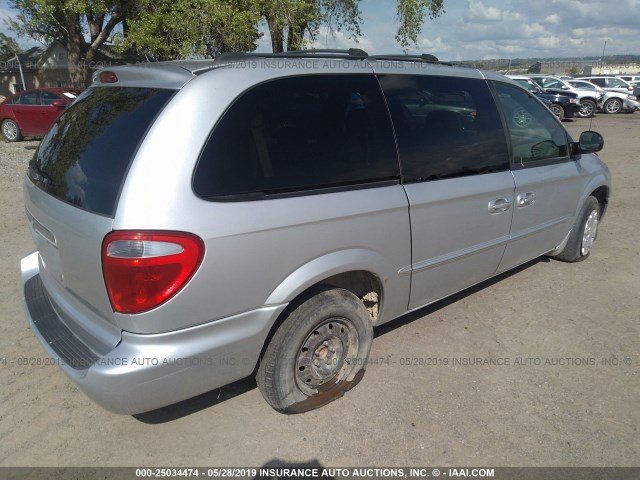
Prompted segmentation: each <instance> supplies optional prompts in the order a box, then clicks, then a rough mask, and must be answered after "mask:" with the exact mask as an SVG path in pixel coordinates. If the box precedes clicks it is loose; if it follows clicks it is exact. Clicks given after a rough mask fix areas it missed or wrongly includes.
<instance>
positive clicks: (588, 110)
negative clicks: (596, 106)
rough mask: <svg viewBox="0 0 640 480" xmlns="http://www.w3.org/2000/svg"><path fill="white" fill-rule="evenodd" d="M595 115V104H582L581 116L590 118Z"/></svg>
mask: <svg viewBox="0 0 640 480" xmlns="http://www.w3.org/2000/svg"><path fill="white" fill-rule="evenodd" d="M592 114H593V104H592V103H591V102H585V103H581V104H580V115H582V116H583V117H590V116H591V115H592Z"/></svg>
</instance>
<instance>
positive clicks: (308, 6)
mask: <svg viewBox="0 0 640 480" xmlns="http://www.w3.org/2000/svg"><path fill="white" fill-rule="evenodd" d="M259 10H260V13H261V14H262V16H263V17H264V19H265V20H266V22H267V25H268V27H269V33H270V35H271V48H272V50H273V51H274V52H283V51H284V50H285V45H286V49H287V50H299V49H300V48H302V46H303V44H304V38H305V34H307V35H308V37H309V39H310V40H314V39H315V37H316V36H317V34H318V32H319V31H320V28H321V27H322V26H326V27H328V28H329V29H330V30H331V31H341V30H343V29H344V30H346V31H347V32H349V38H351V39H353V40H354V41H356V42H357V38H358V37H359V36H361V31H360V25H361V23H362V14H361V11H360V0H277V1H273V0H259ZM443 13H444V0H396V18H397V21H398V24H399V26H398V31H397V33H396V36H395V38H396V41H397V42H398V43H399V44H400V45H401V46H402V48H403V50H405V51H406V50H407V48H408V47H409V46H410V45H411V44H414V45H417V43H418V35H419V34H420V32H421V31H422V24H423V23H424V21H425V18H426V17H427V16H428V17H429V18H431V19H433V18H436V17H438V16H440V15H442V14H443Z"/></svg>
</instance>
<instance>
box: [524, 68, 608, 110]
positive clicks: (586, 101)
mask: <svg viewBox="0 0 640 480" xmlns="http://www.w3.org/2000/svg"><path fill="white" fill-rule="evenodd" d="M527 76H528V77H529V78H530V79H531V80H533V81H534V82H536V83H537V84H538V85H540V86H541V87H542V88H543V89H545V90H548V91H556V92H566V91H569V92H573V93H576V94H578V101H579V102H580V107H581V108H580V111H579V112H578V116H579V117H581V118H589V117H592V116H593V115H594V114H595V112H596V108H597V106H598V104H599V102H601V101H602V96H600V97H599V96H597V94H594V91H593V90H583V89H581V88H576V87H573V86H571V85H570V84H569V83H567V82H566V81H565V80H563V79H561V78H560V77H556V76H555V75H543V74H531V75H527Z"/></svg>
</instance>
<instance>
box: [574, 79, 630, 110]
mask: <svg viewBox="0 0 640 480" xmlns="http://www.w3.org/2000/svg"><path fill="white" fill-rule="evenodd" d="M569 83H570V84H571V85H573V86H575V87H576V88H583V89H594V90H596V91H598V92H602V93H603V96H602V99H601V100H600V103H599V104H598V109H599V110H601V111H602V112H604V113H618V112H621V111H622V112H635V111H636V110H637V108H638V104H637V102H636V101H635V100H636V99H635V98H631V97H629V95H628V94H625V93H620V92H616V91H607V90H603V89H602V87H599V86H598V85H596V84H594V83H591V82H589V81H587V80H571V81H569Z"/></svg>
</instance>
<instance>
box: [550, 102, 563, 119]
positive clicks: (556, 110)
mask: <svg viewBox="0 0 640 480" xmlns="http://www.w3.org/2000/svg"><path fill="white" fill-rule="evenodd" d="M549 108H550V109H551V111H552V112H553V114H554V115H555V116H556V117H558V120H560V121H562V119H564V108H562V105H558V104H557V103H552V104H551V106H550V107H549Z"/></svg>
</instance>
